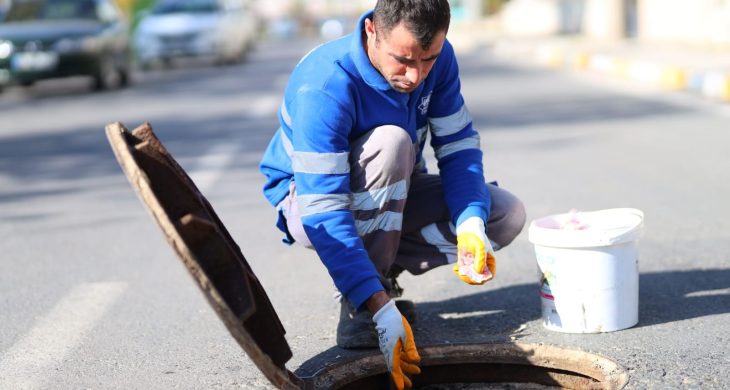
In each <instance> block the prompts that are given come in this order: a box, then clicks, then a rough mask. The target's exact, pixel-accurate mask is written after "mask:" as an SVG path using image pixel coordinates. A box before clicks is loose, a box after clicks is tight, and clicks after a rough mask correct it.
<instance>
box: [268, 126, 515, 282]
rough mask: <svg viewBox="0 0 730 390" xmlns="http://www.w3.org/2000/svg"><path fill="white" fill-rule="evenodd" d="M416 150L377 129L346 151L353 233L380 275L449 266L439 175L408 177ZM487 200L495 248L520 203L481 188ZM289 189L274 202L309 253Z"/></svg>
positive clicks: (509, 234) (506, 238)
mask: <svg viewBox="0 0 730 390" xmlns="http://www.w3.org/2000/svg"><path fill="white" fill-rule="evenodd" d="M415 155H416V152H415V146H414V145H413V144H412V143H411V139H410V137H409V136H408V134H407V133H406V132H405V130H403V129H402V128H400V127H397V126H381V127H377V128H375V129H373V130H371V131H370V132H368V133H367V134H365V135H363V136H362V137H360V138H359V139H357V140H356V141H355V142H354V143H353V144H352V145H351V151H350V157H349V159H350V188H351V190H352V194H353V203H352V206H351V208H352V211H353V215H354V217H355V221H356V227H357V230H358V233H359V235H360V237H361V238H362V240H363V243H364V245H365V249H366V250H367V252H368V254H369V256H370V259H371V260H372V262H373V263H374V264H375V267H376V268H377V270H378V272H380V275H381V277H384V276H386V275H388V272H389V271H390V270H391V267H392V266H393V265H394V264H396V265H398V266H400V267H401V268H403V269H406V270H408V271H409V272H410V273H412V274H421V273H424V272H426V271H428V270H430V269H433V268H435V267H438V266H441V265H445V264H449V263H454V262H456V235H455V228H454V225H453V224H452V223H451V215H450V213H449V210H448V207H447V206H446V202H445V201H444V194H443V189H442V185H441V178H440V177H439V176H438V175H430V174H424V173H413V167H414V163H415V158H416V157H415ZM487 187H488V190H489V194H490V196H491V198H492V199H491V200H492V203H491V204H492V206H491V211H490V214H489V220H488V221H487V225H486V227H487V236H488V237H489V239H490V241H492V245H493V247H494V249H495V250H498V249H499V248H502V247H504V246H506V245H508V244H509V243H510V242H512V240H513V239H514V238H515V237H516V236H517V235H518V234H519V233H520V231H521V230H522V227H523V226H524V224H525V209H524V207H523V205H522V202H521V201H520V200H519V199H517V198H516V197H515V196H514V195H512V194H510V193H509V192H507V191H505V190H503V189H501V188H499V187H497V186H496V185H493V184H487ZM296 197H297V194H296V183H294V181H292V183H291V185H290V190H289V195H288V196H287V197H286V198H285V199H284V200H283V201H282V202H281V203H280V204H279V207H280V208H281V210H282V212H283V215H284V217H285V218H286V221H287V227H288V229H289V233H290V234H291V236H292V237H293V238H294V239H295V240H296V241H297V242H298V243H299V244H300V245H304V246H305V247H308V248H312V244H311V243H310V241H309V239H308V238H307V235H306V234H305V232H304V229H303V228H302V223H301V220H300V216H299V210H298V207H297V202H296Z"/></svg>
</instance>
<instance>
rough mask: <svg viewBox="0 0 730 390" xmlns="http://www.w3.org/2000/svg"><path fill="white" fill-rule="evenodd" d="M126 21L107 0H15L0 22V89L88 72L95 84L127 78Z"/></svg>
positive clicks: (98, 86)
mask: <svg viewBox="0 0 730 390" xmlns="http://www.w3.org/2000/svg"><path fill="white" fill-rule="evenodd" d="M130 64H131V49H130V42H129V26H128V23H127V21H126V20H125V18H124V16H123V14H122V13H121V12H120V11H119V9H118V8H117V7H116V6H115V4H114V3H113V2H112V0H14V1H13V2H12V4H11V6H10V8H9V9H8V11H7V13H6V14H5V18H4V20H3V21H2V23H0V89H1V88H2V87H3V86H5V85H9V84H21V85H25V86H28V85H31V84H33V83H34V82H36V81H38V80H41V79H48V78H57V77H66V76H78V75H84V76H91V77H92V78H93V86H94V88H95V89H106V88H111V87H114V86H124V85H126V84H127V83H128V82H129V70H130Z"/></svg>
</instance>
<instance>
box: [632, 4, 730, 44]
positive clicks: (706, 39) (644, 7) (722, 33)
mask: <svg viewBox="0 0 730 390" xmlns="http://www.w3.org/2000/svg"><path fill="white" fill-rule="evenodd" d="M639 37H640V38H641V39H643V40H646V41H654V42H657V41H661V42H681V43H691V44H721V45H727V44H730V1H728V0H692V1H688V0H639Z"/></svg>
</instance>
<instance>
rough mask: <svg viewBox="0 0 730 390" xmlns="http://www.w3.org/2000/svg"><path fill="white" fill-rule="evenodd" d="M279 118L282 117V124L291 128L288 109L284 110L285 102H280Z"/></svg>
mask: <svg viewBox="0 0 730 390" xmlns="http://www.w3.org/2000/svg"><path fill="white" fill-rule="evenodd" d="M280 112H281V118H282V119H284V124H285V125H287V126H289V128H291V117H290V116H289V111H287V110H286V102H281V110H280Z"/></svg>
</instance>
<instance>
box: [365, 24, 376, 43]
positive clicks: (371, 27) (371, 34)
mask: <svg viewBox="0 0 730 390" xmlns="http://www.w3.org/2000/svg"><path fill="white" fill-rule="evenodd" d="M365 34H367V36H368V39H373V40H374V39H376V36H375V34H376V33H375V23H373V21H372V19H365Z"/></svg>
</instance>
